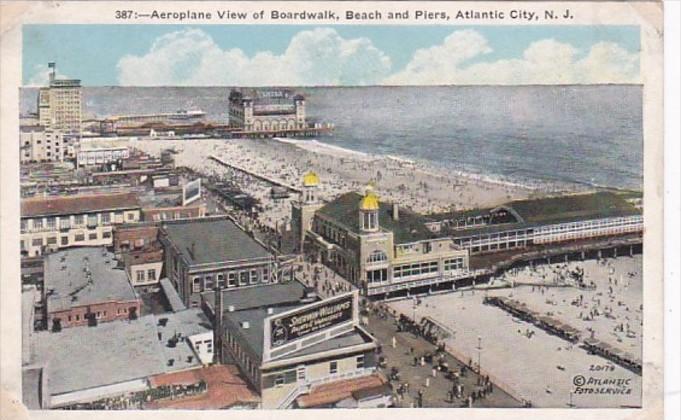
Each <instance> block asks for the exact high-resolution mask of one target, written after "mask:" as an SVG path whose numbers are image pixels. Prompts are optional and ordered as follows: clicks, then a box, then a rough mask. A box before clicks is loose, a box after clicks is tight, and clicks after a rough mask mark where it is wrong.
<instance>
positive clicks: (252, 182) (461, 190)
mask: <svg viewBox="0 0 681 420" xmlns="http://www.w3.org/2000/svg"><path fill="white" fill-rule="evenodd" d="M317 144H318V143H317ZM135 147H137V148H139V149H141V150H143V151H145V152H147V153H150V154H154V155H160V153H161V151H162V150H164V149H168V148H174V149H175V151H176V152H177V154H176V155H175V156H176V157H175V159H176V165H178V166H186V167H188V168H191V169H194V170H195V171H197V172H199V173H202V174H205V175H217V176H222V177H225V178H226V179H229V180H231V181H233V182H234V183H235V184H237V185H239V186H240V187H241V188H243V189H244V191H246V192H247V193H249V194H251V195H252V196H254V197H255V198H257V199H258V200H259V201H260V202H261V204H262V207H263V214H262V215H261V217H262V220H263V223H267V224H270V225H274V224H276V223H285V222H286V221H287V220H286V218H287V217H289V216H290V204H289V203H288V201H286V200H273V199H272V198H271V187H272V185H271V184H269V183H267V182H266V181H261V180H258V179H257V178H255V177H253V176H250V175H248V174H247V173H245V172H243V171H240V170H238V169H232V168H228V167H225V166H222V165H220V164H219V163H217V162H214V161H212V160H210V159H209V157H210V156H211V155H215V156H217V157H219V158H220V159H223V160H224V161H226V162H228V163H229V164H231V165H234V166H236V167H239V168H243V169H246V170H248V171H250V172H253V173H256V174H261V175H265V176H268V177H270V178H273V179H276V180H277V181H279V182H280V183H282V184H285V185H290V186H294V187H300V184H301V179H302V176H303V175H304V174H305V173H306V172H308V171H310V170H312V171H314V172H316V173H317V174H318V175H319V177H320V179H321V184H320V186H319V197H320V198H321V199H323V200H331V199H333V198H334V197H336V196H338V195H339V194H341V193H345V192H348V191H357V192H363V191H364V190H365V188H366V186H367V185H368V184H369V183H371V184H372V185H373V186H374V189H375V190H376V191H377V193H378V194H379V197H380V198H381V200H384V201H393V202H398V203H400V205H402V206H404V207H406V208H410V209H412V210H414V211H417V212H420V213H437V212H444V211H452V210H459V209H463V208H471V207H487V206H494V205H497V204H500V203H503V202H507V201H510V200H513V199H521V198H526V197H529V196H534V195H541V194H545V193H548V192H550V191H552V190H553V189H554V188H555V187H551V186H548V185H547V186H543V187H540V186H532V187H531V188H530V187H527V186H522V185H518V184H513V183H509V182H496V181H493V180H488V179H483V178H480V177H468V176H465V175H463V174H461V173H456V172H453V171H447V170H444V169H442V168H437V167H434V166H429V165H427V164H425V163H421V162H413V161H409V160H404V159H395V158H391V157H388V156H379V155H364V154H358V153H354V152H349V151H348V152H344V151H343V150H342V149H340V150H339V149H336V148H334V149H328V150H327V149H324V148H319V147H307V146H305V143H302V142H298V143H296V144H288V143H283V142H279V141H276V140H273V139H228V140H148V141H138V142H137V143H136V144H135Z"/></svg>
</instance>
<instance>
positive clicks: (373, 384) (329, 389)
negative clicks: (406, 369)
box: [296, 374, 390, 408]
mask: <svg viewBox="0 0 681 420" xmlns="http://www.w3.org/2000/svg"><path fill="white" fill-rule="evenodd" d="M385 385H386V380H385V379H384V378H383V377H382V376H381V375H379V374H375V375H368V376H362V377H360V378H354V379H345V380H341V381H335V382H331V383H328V384H322V385H317V386H315V387H313V388H312V389H311V390H310V393H309V394H306V395H303V396H301V397H298V399H297V400H296V402H297V404H298V407H301V408H313V407H321V406H326V405H329V404H334V403H337V402H339V401H341V400H344V399H346V398H355V399H357V400H359V399H363V398H367V397H368V396H370V395H386V393H387V395H389V394H390V391H389V390H387V389H386V387H385ZM368 391H371V392H368Z"/></svg>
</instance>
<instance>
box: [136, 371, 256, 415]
mask: <svg viewBox="0 0 681 420" xmlns="http://www.w3.org/2000/svg"><path fill="white" fill-rule="evenodd" d="M200 381H203V382H205V383H206V385H207V391H206V392H205V393H202V394H198V395H193V396H190V397H186V398H174V399H165V400H161V401H153V402H151V403H148V404H147V405H145V408H146V409H152V410H156V409H183V410H219V409H223V408H230V407H234V406H240V405H251V404H257V403H258V402H259V401H260V399H259V398H258V395H257V394H256V393H255V392H254V391H253V390H251V389H250V388H249V386H248V383H247V382H246V381H245V380H244V379H243V377H242V376H241V374H240V373H239V368H238V367H237V366H235V365H212V366H208V367H202V368H199V369H192V370H186V371H182V372H173V373H167V374H163V375H157V376H154V377H152V378H151V379H150V380H149V382H150V383H151V386H152V387H159V386H163V385H192V384H196V383H199V382H200Z"/></svg>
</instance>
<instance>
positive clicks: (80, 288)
mask: <svg viewBox="0 0 681 420" xmlns="http://www.w3.org/2000/svg"><path fill="white" fill-rule="evenodd" d="M117 265H118V264H117V261H116V260H115V259H114V256H113V254H111V253H110V252H108V251H107V250H106V248H103V247H96V248H95V247H83V248H72V249H69V250H63V251H58V252H55V253H53V254H49V255H47V256H46V257H45V287H44V293H45V301H46V307H47V321H48V327H49V328H50V329H52V330H53V331H59V330H61V329H62V328H67V327H74V326H82V325H96V324H97V323H99V322H108V321H114V320H117V319H135V318H137V317H138V316H139V315H140V305H141V303H140V300H139V298H138V297H137V294H136V293H135V291H134V289H133V288H132V286H131V285H130V282H129V281H128V275H127V274H126V273H125V271H124V270H122V269H121V268H120V267H118V266H117Z"/></svg>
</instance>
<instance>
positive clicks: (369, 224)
mask: <svg viewBox="0 0 681 420" xmlns="http://www.w3.org/2000/svg"><path fill="white" fill-rule="evenodd" d="M378 209H379V202H378V196H377V195H376V194H375V193H374V190H373V188H372V187H371V186H368V187H367V189H366V192H365V193H364V197H362V200H361V201H360V202H359V228H360V230H361V231H362V232H378V230H379V224H378Z"/></svg>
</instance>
